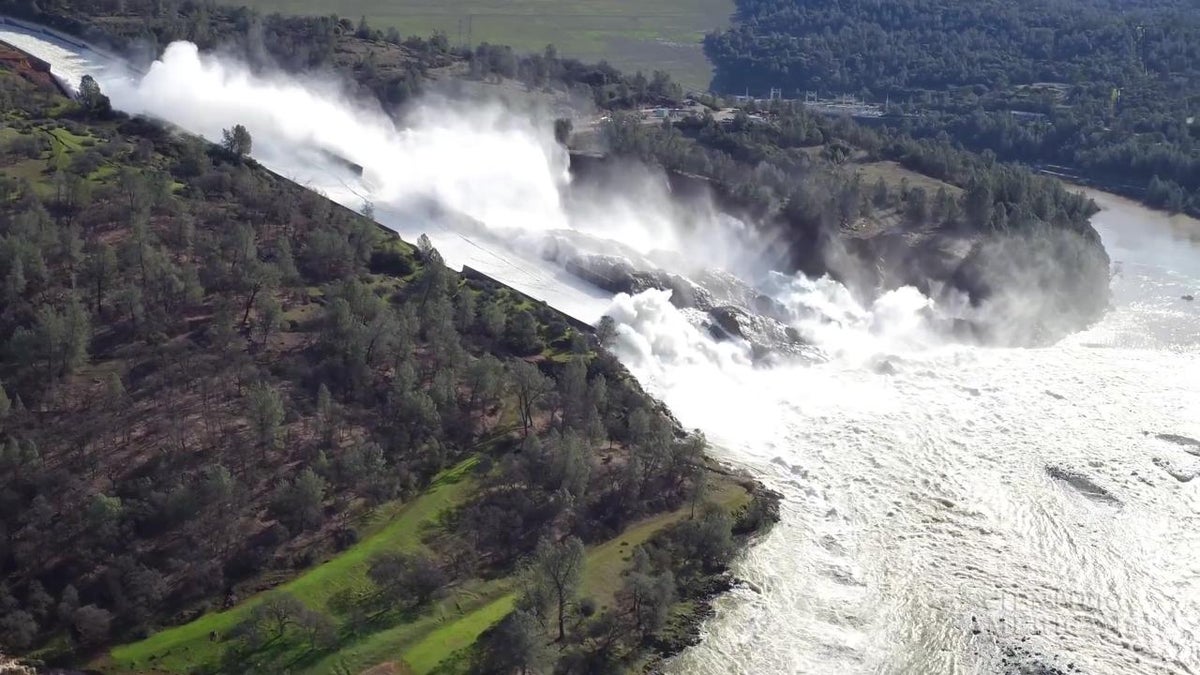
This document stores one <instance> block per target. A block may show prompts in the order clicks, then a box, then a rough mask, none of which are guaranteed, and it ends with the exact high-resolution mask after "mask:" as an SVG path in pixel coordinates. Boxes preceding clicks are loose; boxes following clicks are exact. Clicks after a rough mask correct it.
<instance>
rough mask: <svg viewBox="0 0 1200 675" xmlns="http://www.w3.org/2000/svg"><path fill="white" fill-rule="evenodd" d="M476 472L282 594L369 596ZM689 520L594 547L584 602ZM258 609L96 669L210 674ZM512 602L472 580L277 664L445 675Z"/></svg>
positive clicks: (655, 521) (648, 526) (463, 472)
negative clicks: (380, 563) (409, 614)
mask: <svg viewBox="0 0 1200 675" xmlns="http://www.w3.org/2000/svg"><path fill="white" fill-rule="evenodd" d="M475 463H476V460H474V459H472V460H468V461H465V462H463V463H461V464H459V465H457V466H455V467H453V468H451V469H448V470H446V471H445V472H443V473H442V474H441V475H439V476H438V478H437V479H436V480H435V481H434V483H433V485H431V486H430V488H429V490H427V491H426V492H425V493H424V494H423V495H421V496H420V497H418V498H417V499H415V500H413V501H411V502H408V503H407V504H403V505H397V504H392V505H388V506H387V507H384V508H382V509H380V510H378V511H377V512H375V514H374V518H373V521H374V524H370V523H368V524H365V525H364V531H366V532H368V533H369V534H368V535H367V536H365V537H364V539H363V541H362V542H360V543H359V544H357V545H355V546H353V547H351V548H350V549H349V550H347V551H346V552H344V553H342V554H340V555H338V556H336V557H335V558H333V559H332V560H330V561H328V562H326V563H324V564H322V565H320V566H318V567H315V568H313V569H311V570H309V571H308V572H306V573H304V574H303V575H301V576H300V577H297V578H296V579H294V580H292V581H291V582H288V583H286V584H283V585H281V586H280V587H279V588H280V589H282V590H286V591H288V592H290V593H292V594H293V595H295V596H296V597H297V598H299V599H301V600H302V601H303V602H304V603H305V604H307V605H308V606H310V607H314V608H317V609H321V610H327V609H328V605H329V602H330V600H331V599H333V598H335V597H336V596H337V595H338V594H339V593H344V592H351V593H353V592H355V591H356V590H359V589H362V588H365V587H366V585H367V584H368V582H367V580H366V578H365V569H366V560H367V558H369V557H370V556H371V555H372V554H374V553H375V552H377V551H383V550H397V549H406V548H408V549H411V548H415V547H419V546H421V541H420V537H421V534H422V532H423V531H424V529H425V528H426V527H427V526H428V525H429V524H431V523H433V522H435V521H436V519H437V517H438V516H439V514H441V513H442V512H443V511H445V510H446V509H447V508H450V507H452V506H453V505H454V504H457V503H460V502H461V501H462V500H463V499H465V498H466V497H467V496H468V495H469V494H470V491H471V489H472V487H473V481H472V480H471V479H470V476H469V474H470V472H471V470H472V468H473V467H474V465H475ZM710 499H712V500H713V501H716V502H717V503H719V504H722V505H723V506H725V507H726V508H728V509H730V510H735V509H737V508H739V507H741V506H743V505H744V504H745V503H746V502H747V501H748V500H749V495H748V494H747V492H746V491H745V489H744V488H743V487H741V486H740V485H739V484H737V483H736V482H734V481H732V480H729V479H725V478H718V479H717V480H716V481H715V484H714V485H713V491H712V493H711V494H710ZM688 514H689V509H688V508H687V507H684V508H681V509H678V510H676V511H672V512H670V513H663V514H659V515H657V516H653V517H650V518H645V519H643V520H640V521H638V522H636V523H634V524H633V525H631V526H630V527H629V528H628V529H627V530H626V531H625V532H624V533H622V534H621V536H619V537H616V538H615V539H612V540H610V541H607V542H604V543H602V544H599V545H597V546H594V547H591V548H590V549H589V550H588V554H587V563H586V566H585V568H584V578H583V585H582V591H581V596H582V597H590V598H593V599H594V600H596V602H597V604H598V605H600V606H602V607H604V606H609V605H611V604H612V603H613V602H614V597H615V595H616V592H617V590H618V589H619V588H620V587H621V584H622V582H623V577H624V574H625V571H626V570H627V569H628V568H629V565H630V558H631V552H632V551H633V549H634V548H635V547H637V546H638V545H640V544H642V543H645V542H646V541H648V540H649V539H650V538H651V537H653V536H654V535H655V534H657V533H659V532H661V531H662V530H663V529H664V528H666V527H669V526H671V525H673V524H675V523H678V522H680V521H681V520H683V519H685V518H687V517H688ZM260 600H261V596H255V597H253V598H250V599H248V600H246V601H244V602H242V603H241V604H239V605H238V606H237V607H235V608H233V609H231V610H228V611H224V612H216V613H212V614H207V615H205V616H203V617H201V618H199V619H197V620H195V621H193V622H191V623H188V624H185V625H183V626H179V627H176V628H172V629H169V630H165V631H163V632H161V633H158V634H156V635H153V636H151V637H150V638H147V639H146V640H143V641H141V642H137V643H134V644H131V645H126V646H122V647H117V648H116V649H114V650H113V651H112V653H111V654H110V657H109V659H108V660H106V661H104V662H98V663H96V664H93V665H94V666H97V667H100V668H102V669H104V670H107V671H114V672H145V671H153V672H165V673H186V672H192V671H195V670H200V669H204V668H206V667H207V668H212V667H214V666H216V665H217V664H219V663H220V658H221V652H222V651H223V649H224V648H225V646H226V644H227V643H225V642H222V641H217V642H212V641H210V640H209V633H210V631H216V632H217V634H218V635H221V636H224V635H227V634H228V633H229V631H231V630H232V629H233V628H234V627H235V626H237V624H238V623H240V622H241V621H242V620H244V619H245V618H246V616H247V615H248V614H249V612H250V610H251V609H252V608H253V607H254V606H255V604H257V603H258V602H259V601H260ZM514 600H515V596H514V595H513V593H512V580H511V579H496V580H490V581H483V580H478V579H473V580H469V581H467V582H464V583H462V584H460V585H456V586H455V587H454V588H452V589H451V591H450V592H449V593H448V594H447V595H446V597H444V598H443V599H441V600H440V601H438V602H437V603H435V604H434V606H433V607H432V608H430V609H428V610H426V611H424V612H423V613H422V614H420V615H419V616H417V617H414V618H411V619H410V620H405V621H402V622H399V623H395V624H393V625H386V626H383V627H381V628H379V629H377V630H374V631H372V632H369V633H367V634H362V635H352V636H343V640H342V642H341V643H340V644H339V645H338V648H337V650H336V651H334V652H330V653H326V654H323V655H318V654H311V653H307V652H306V649H305V647H304V646H303V645H300V644H296V645H291V646H289V647H288V648H287V650H285V651H283V652H281V653H277V654H272V655H271V657H272V659H273V661H272V662H273V663H275V664H287V668H288V670H289V671H290V672H296V673H313V674H318V673H330V672H341V673H357V672H361V671H363V670H365V669H367V668H370V667H371V666H374V665H376V664H379V663H383V662H389V661H391V662H397V661H403V662H404V663H406V664H407V665H408V666H409V667H411V668H412V669H413V671H414V672H416V673H421V674H424V673H431V672H433V671H435V670H439V665H441V666H443V668H442V669H443V670H444V669H445V668H444V666H445V664H447V663H452V662H453V661H454V660H455V659H456V658H459V657H462V656H463V654H465V653H466V652H465V650H467V649H468V648H469V647H470V646H471V645H472V644H473V643H474V642H475V641H476V640H477V639H478V638H479V635H480V634H481V633H483V632H484V631H486V630H487V629H488V628H490V627H491V626H493V625H495V624H496V623H497V622H498V621H500V620H501V619H503V618H504V617H505V616H506V615H507V614H508V613H509V612H510V611H512V606H513V602H514ZM152 657H153V658H152Z"/></svg>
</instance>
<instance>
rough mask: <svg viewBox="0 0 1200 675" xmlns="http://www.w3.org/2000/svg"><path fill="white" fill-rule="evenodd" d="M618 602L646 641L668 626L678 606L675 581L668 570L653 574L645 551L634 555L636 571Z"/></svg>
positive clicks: (619, 594) (622, 588)
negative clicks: (676, 603)
mask: <svg viewBox="0 0 1200 675" xmlns="http://www.w3.org/2000/svg"><path fill="white" fill-rule="evenodd" d="M617 599H618V601H619V602H620V603H621V605H622V607H623V609H624V610H625V611H626V612H627V613H628V614H629V616H630V618H631V619H632V620H633V625H634V628H635V629H636V630H637V631H638V632H639V633H640V634H641V635H642V636H643V637H647V636H649V635H651V634H653V633H655V632H657V631H658V630H659V629H660V628H662V627H663V625H664V624H666V621H667V616H668V615H669V613H670V610H671V605H672V604H673V603H674V602H675V577H674V576H673V575H672V574H671V572H670V571H669V570H667V571H664V572H663V573H661V574H654V573H653V571H652V570H651V565H650V559H649V556H647V554H646V551H645V549H644V548H642V547H640V546H639V547H638V548H637V550H636V551H635V552H634V555H633V569H632V570H631V571H630V573H629V575H628V576H626V577H625V583H624V584H623V585H622V587H621V590H619V591H618V592H617Z"/></svg>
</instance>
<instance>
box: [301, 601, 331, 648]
mask: <svg viewBox="0 0 1200 675" xmlns="http://www.w3.org/2000/svg"><path fill="white" fill-rule="evenodd" d="M296 625H297V626H298V627H299V628H300V631H301V632H302V633H304V636H305V637H306V638H307V639H308V648H309V649H327V648H329V647H332V646H333V645H334V644H336V643H337V626H335V625H334V623H333V620H332V619H330V618H329V617H328V616H326V615H325V614H324V613H322V612H318V611H316V610H313V609H305V610H304V611H302V612H300V615H299V616H298V617H296Z"/></svg>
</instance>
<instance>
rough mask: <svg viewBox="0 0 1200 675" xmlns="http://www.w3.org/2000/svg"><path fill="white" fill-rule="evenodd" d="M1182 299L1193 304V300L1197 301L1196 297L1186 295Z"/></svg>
mask: <svg viewBox="0 0 1200 675" xmlns="http://www.w3.org/2000/svg"><path fill="white" fill-rule="evenodd" d="M1182 299H1183V300H1186V301H1188V302H1191V301H1193V300H1195V299H1196V296H1194V295H1184V296H1182Z"/></svg>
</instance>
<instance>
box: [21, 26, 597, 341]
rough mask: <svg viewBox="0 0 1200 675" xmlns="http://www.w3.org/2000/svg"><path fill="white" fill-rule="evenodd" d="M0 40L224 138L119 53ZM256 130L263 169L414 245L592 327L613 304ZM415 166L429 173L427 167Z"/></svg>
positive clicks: (488, 236)
mask: <svg viewBox="0 0 1200 675" xmlns="http://www.w3.org/2000/svg"><path fill="white" fill-rule="evenodd" d="M0 41H3V42H7V43H9V44H11V45H13V46H14V47H17V48H18V49H21V50H23V51H25V52H27V53H29V54H31V55H33V56H35V57H37V58H39V59H42V60H44V61H46V62H48V63H49V64H50V65H51V71H52V73H53V74H54V75H55V76H56V77H58V78H59V79H60V80H61V81H62V82H63V83H64V85H65V86H67V87H68V88H71V89H77V88H78V83H79V81H80V79H81V78H82V77H83V76H84V75H91V76H92V77H94V78H95V79H96V80H97V82H99V83H100V85H101V88H102V89H103V90H104V91H105V92H107V93H109V95H110V97H111V98H112V99H113V104H114V106H115V107H117V108H118V109H125V110H129V111H131V112H149V113H150V114H152V115H156V116H159V117H162V118H163V119H165V121H167V122H170V123H172V124H175V125H178V126H180V127H182V128H184V129H186V130H188V131H191V132H193V133H197V134H200V135H203V136H205V137H206V138H208V140H210V141H218V140H219V135H215V134H214V133H213V131H212V127H210V126H205V127H200V126H198V125H197V124H195V123H194V122H195V120H196V117H195V116H194V113H195V112H196V111H195V110H189V111H188V112H189V113H193V114H188V115H170V114H162V112H163V111H162V109H159V110H155V109H154V107H153V106H148V107H149V108H150V109H149V111H147V110H146V108H147V106H146V105H144V104H145V103H146V101H145V100H144V97H138V96H136V92H137V86H138V83H139V81H140V79H141V78H142V77H143V75H144V74H143V73H140V72H136V71H134V70H132V69H131V68H130V67H129V66H128V65H127V64H125V63H124V62H122V61H121V60H119V59H117V58H116V57H114V56H113V55H111V54H108V53H105V52H103V51H101V50H97V49H94V48H92V47H91V46H89V45H87V44H86V43H84V42H81V41H79V40H77V39H75V38H72V37H70V36H65V35H62V34H60V33H58V32H56V31H52V30H49V29H46V28H43V27H41V26H37V25H34V24H30V23H28V22H24V21H18V20H14V19H5V18H2V17H0ZM151 70H152V71H153V68H152V69H151ZM125 104H128V106H126V105H125ZM304 112H305V111H304V110H295V111H291V114H295V115H303V114H304ZM214 114H216V113H214ZM240 121H241V120H238V119H221V120H218V121H217V122H216V124H217V126H218V127H219V126H221V125H224V126H232V124H234V123H239V122H240ZM251 130H252V133H253V134H254V140H255V143H254V149H255V151H254V153H253V156H254V158H255V159H256V160H258V161H259V162H260V163H261V164H263V165H264V166H266V167H267V168H269V169H271V170H272V171H275V172H276V173H278V174H280V175H282V176H285V177H287V178H289V179H291V180H293V181H295V182H296V183H298V184H300V185H302V186H304V187H306V188H309V189H312V190H315V191H317V192H320V193H321V194H323V195H325V196H327V197H329V198H330V199H332V200H334V201H335V202H337V203H339V204H341V205H343V206H345V207H347V208H350V209H353V210H356V211H358V210H361V209H363V208H364V207H365V206H366V205H368V204H369V205H370V207H371V209H372V211H373V217H374V218H375V219H376V220H377V221H378V222H379V223H380V224H382V225H384V226H385V227H387V228H388V229H391V230H393V231H395V232H397V233H398V234H400V236H401V237H403V238H404V239H405V240H407V241H409V242H415V241H416V239H417V237H419V236H420V235H421V234H426V235H428V236H429V238H430V240H431V241H432V242H433V244H434V246H436V247H437V249H438V251H439V252H440V253H441V254H442V257H443V258H444V259H445V261H446V263H447V264H448V265H450V266H451V267H454V268H456V269H462V268H463V267H464V266H467V267H470V268H472V269H474V270H476V271H478V272H482V273H483V274H485V275H487V276H490V277H492V278H495V279H497V280H500V281H501V282H502V283H504V284H506V285H508V286H510V287H512V288H514V289H516V290H518V291H521V292H522V293H525V294H526V295H529V296H531V297H533V298H535V299H537V300H542V301H545V302H546V303H547V304H549V305H550V306H552V307H554V308H556V309H558V310H560V311H562V312H563V313H565V314H567V315H568V316H570V317H572V318H574V319H577V320H579V321H581V322H584V323H588V324H593V323H595V322H596V321H597V320H598V319H599V318H600V316H601V314H602V313H603V312H604V310H605V308H606V307H607V306H608V304H609V302H610V301H611V294H609V293H606V292H604V291H602V290H600V289H599V288H596V287H594V286H592V285H590V284H587V283H586V282H583V281H581V280H580V279H578V278H577V277H575V276H573V275H571V274H569V273H567V272H566V271H565V270H563V268H562V267H561V266H560V265H558V264H556V263H554V262H552V261H547V260H543V259H542V258H541V256H540V253H539V251H538V249H537V247H533V246H526V247H524V248H521V247H519V246H514V245H513V244H514V242H513V241H512V240H511V237H510V236H509V234H508V233H506V232H503V231H498V230H493V229H490V228H489V227H488V224H487V223H482V222H480V221H479V220H477V219H474V218H471V217H467V216H465V215H463V214H461V213H455V212H454V211H453V210H451V209H450V208H448V207H447V205H446V204H444V203H439V201H438V200H437V199H436V195H424V196H419V195H412V194H406V195H404V198H403V199H397V200H395V201H394V202H393V201H391V200H389V197H388V196H387V195H382V194H379V193H378V192H377V191H378V189H379V187H380V185H379V184H378V181H376V184H372V175H374V176H375V177H376V178H378V177H379V172H380V171H381V170H383V169H384V167H377V166H371V165H370V163H369V161H367V160H366V159H362V158H354V160H353V163H355V164H362V165H364V166H363V167H362V168H363V169H364V170H365V176H366V177H365V178H364V172H363V171H358V170H356V168H355V167H353V166H351V165H350V164H351V163H350V162H346V161H337V160H331V159H330V158H329V155H328V152H327V151H326V150H325V149H323V148H321V147H317V146H314V147H309V148H305V147H300V145H299V144H291V143H288V144H283V143H272V138H271V136H270V134H266V133H261V131H262V130H261V129H255V128H253V127H251ZM218 133H219V132H218ZM464 161H470V159H469V158H466V159H464ZM412 168H413V169H415V170H416V171H420V170H421V168H420V167H412Z"/></svg>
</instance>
